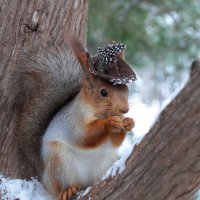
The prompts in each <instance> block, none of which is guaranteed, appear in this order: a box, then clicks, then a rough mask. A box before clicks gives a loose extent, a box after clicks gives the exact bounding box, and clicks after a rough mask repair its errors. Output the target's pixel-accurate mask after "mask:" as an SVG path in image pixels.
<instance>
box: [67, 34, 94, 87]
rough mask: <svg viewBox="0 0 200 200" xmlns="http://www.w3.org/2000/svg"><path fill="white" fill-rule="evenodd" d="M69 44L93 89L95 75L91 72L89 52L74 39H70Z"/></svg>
mask: <svg viewBox="0 0 200 200" xmlns="http://www.w3.org/2000/svg"><path fill="white" fill-rule="evenodd" d="M69 44H70V46H71V48H72V50H73V52H74V54H75V56H76V58H77V59H78V61H79V63H80V65H81V67H82V69H83V71H84V74H85V76H86V79H87V80H88V82H89V84H90V87H91V88H93V85H94V84H93V83H92V81H93V75H92V74H91V73H90V71H89V70H90V65H91V64H92V63H91V62H92V60H91V57H90V54H89V53H88V52H86V50H85V49H84V47H83V46H82V44H81V43H80V42H79V41H78V40H77V39H76V38H74V37H71V38H70V41H69Z"/></svg>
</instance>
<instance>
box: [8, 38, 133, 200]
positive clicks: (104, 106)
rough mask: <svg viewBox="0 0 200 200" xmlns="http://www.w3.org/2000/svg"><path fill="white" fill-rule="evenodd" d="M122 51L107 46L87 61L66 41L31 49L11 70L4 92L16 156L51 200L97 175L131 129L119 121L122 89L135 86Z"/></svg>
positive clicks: (124, 99)
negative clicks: (10, 102) (13, 112)
mask: <svg viewBox="0 0 200 200" xmlns="http://www.w3.org/2000/svg"><path fill="white" fill-rule="evenodd" d="M124 48H125V45H123V44H118V43H117V44H110V45H108V46H107V47H105V48H99V52H98V54H97V55H96V56H93V57H91V56H90V54H89V53H88V52H87V51H86V50H85V49H84V47H83V46H82V45H81V43H80V42H79V41H78V40H77V39H73V38H72V39H71V40H70V41H69V42H68V43H66V44H60V45H49V46H47V47H41V48H38V49H36V50H35V51H33V52H32V53H30V54H28V55H27V56H26V58H24V59H22V60H21V61H20V62H19V63H18V65H17V67H16V69H14V70H13V73H12V83H11V84H10V85H11V87H12V92H13V94H15V99H16V101H19V102H21V106H22V110H21V113H20V114H19V118H18V120H17V122H16V132H17V136H18V143H19V145H18V146H19V151H20V153H21V154H22V155H23V158H24V159H26V160H27V161H28V162H29V163H31V165H33V166H34V168H35V169H36V171H37V175H38V176H39V177H40V178H41V180H42V183H43V184H44V187H45V188H46V189H47V190H48V192H49V193H50V194H51V195H53V196H54V197H55V198H57V199H60V200H64V199H65V200H66V199H70V198H71V197H72V195H73V194H74V193H75V192H76V191H77V190H79V189H84V188H86V187H88V186H90V185H92V184H94V183H95V182H96V181H97V180H98V179H99V178H100V177H101V176H102V175H104V173H105V172H106V170H107V169H108V168H109V167H110V166H112V165H113V163H114V162H115V161H116V160H117V149H118V147H119V146H120V145H121V144H122V142H123V140H124V138H125V136H126V133H127V132H129V131H130V130H131V129H132V128H133V127H134V120H133V119H132V118H129V117H124V114H125V113H127V112H128V110H129V105H128V87H127V83H128V82H129V81H130V80H132V81H134V80H135V79H136V76H135V73H134V72H133V70H132V69H131V68H130V67H129V66H128V64H127V63H126V62H125V61H124V59H123V53H122V51H123V49H124ZM22 104H23V105H22Z"/></svg>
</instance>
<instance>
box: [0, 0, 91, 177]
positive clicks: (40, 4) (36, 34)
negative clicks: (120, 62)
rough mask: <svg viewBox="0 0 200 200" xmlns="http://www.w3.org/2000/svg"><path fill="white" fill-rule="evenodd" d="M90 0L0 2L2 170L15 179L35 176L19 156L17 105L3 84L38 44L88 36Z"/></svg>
mask: <svg viewBox="0 0 200 200" xmlns="http://www.w3.org/2000/svg"><path fill="white" fill-rule="evenodd" d="M87 9H88V1H87V0H56V1H53V0H33V1H29V0H14V1H13V0H6V1H4V0H1V1H0V173H2V174H3V175H6V176H10V177H12V178H16V177H17V178H21V177H24V174H25V176H27V177H30V176H32V175H33V169H32V167H31V166H27V165H26V167H24V163H21V161H20V159H19V157H18V155H17V148H16V147H17V142H16V137H15V121H16V116H17V115H18V113H17V111H18V109H17V107H16V106H15V105H12V104H11V103H10V102H9V92H8V91H7V90H6V88H5V87H4V85H3V79H4V80H5V79H6V78H7V77H8V75H9V73H10V71H11V70H12V68H14V67H15V66H16V62H17V59H18V57H19V56H20V55H23V53H24V52H26V51H29V50H31V49H32V48H33V46H36V45H38V44H39V45H40V46H41V45H42V44H43V45H44V44H46V43H47V42H61V41H64V38H65V36H66V35H67V34H75V35H76V36H77V37H78V38H79V40H80V41H81V42H85V38H86V22H87Z"/></svg>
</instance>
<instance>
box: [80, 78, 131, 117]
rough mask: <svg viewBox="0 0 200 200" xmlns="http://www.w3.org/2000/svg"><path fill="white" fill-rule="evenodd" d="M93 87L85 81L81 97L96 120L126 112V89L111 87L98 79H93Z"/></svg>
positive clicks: (119, 86) (124, 86) (111, 85)
mask: <svg viewBox="0 0 200 200" xmlns="http://www.w3.org/2000/svg"><path fill="white" fill-rule="evenodd" d="M92 83H93V87H92V88H91V87H90V83H89V82H88V81H87V80H85V81H84V83H83V87H82V91H81V95H82V99H83V101H84V102H85V104H86V105H89V106H92V108H93V110H94V112H95V113H94V115H95V116H96V117H97V118H106V117H108V116H110V115H113V116H116V115H123V114H125V113H127V112H128V110H129V105H128V87H127V86H126V85H113V84H112V83H109V82H108V81H105V80H103V79H101V78H99V77H95V76H94V77H93V79H92Z"/></svg>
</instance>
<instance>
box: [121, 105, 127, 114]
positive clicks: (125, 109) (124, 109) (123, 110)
mask: <svg viewBox="0 0 200 200" xmlns="http://www.w3.org/2000/svg"><path fill="white" fill-rule="evenodd" d="M119 111H120V113H122V114H125V113H127V112H128V111H129V107H128V106H127V107H123V108H120V109H119Z"/></svg>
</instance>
